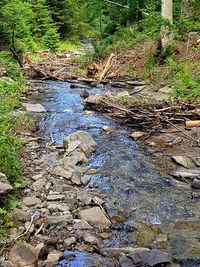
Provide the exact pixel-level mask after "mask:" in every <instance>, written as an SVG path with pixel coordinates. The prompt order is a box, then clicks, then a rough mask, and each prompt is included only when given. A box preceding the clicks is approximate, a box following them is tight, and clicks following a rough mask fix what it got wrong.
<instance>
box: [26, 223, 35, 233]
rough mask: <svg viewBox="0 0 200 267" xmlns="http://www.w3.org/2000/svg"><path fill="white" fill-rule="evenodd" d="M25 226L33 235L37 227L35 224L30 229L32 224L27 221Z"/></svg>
mask: <svg viewBox="0 0 200 267" xmlns="http://www.w3.org/2000/svg"><path fill="white" fill-rule="evenodd" d="M24 226H25V229H26V230H28V229H29V230H28V232H29V233H33V232H34V228H35V225H34V224H33V223H32V224H31V227H30V222H29V221H27V222H26V223H25V225H24Z"/></svg>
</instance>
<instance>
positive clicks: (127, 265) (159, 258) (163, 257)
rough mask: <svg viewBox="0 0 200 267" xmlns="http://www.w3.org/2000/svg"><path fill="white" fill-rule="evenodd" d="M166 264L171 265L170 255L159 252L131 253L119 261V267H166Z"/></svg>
mask: <svg viewBox="0 0 200 267" xmlns="http://www.w3.org/2000/svg"><path fill="white" fill-rule="evenodd" d="M168 263H171V257H170V255H169V254H168V253H166V252H163V251H160V250H149V251H141V252H138V253H131V254H129V255H127V256H124V257H122V258H121V259H120V267H137V266H140V267H145V266H149V267H156V266H158V265H161V264H165V265H166V264H168Z"/></svg>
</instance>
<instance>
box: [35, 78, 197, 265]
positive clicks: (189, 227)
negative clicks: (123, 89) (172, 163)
mask: <svg viewBox="0 0 200 267" xmlns="http://www.w3.org/2000/svg"><path fill="white" fill-rule="evenodd" d="M39 86H40V87H41V84H40V85H39ZM73 87H75V88H71V87H70V83H68V82H47V83H43V84H42V89H43V90H44V91H43V92H42V93H40V94H33V95H32V96H31V102H32V103H40V104H41V105H43V106H44V107H45V108H46V110H47V113H45V114H44V115H41V116H40V117H39V119H38V126H39V129H40V131H41V132H42V135H43V137H44V138H45V141H46V142H47V143H48V142H51V141H52V140H54V141H55V142H56V144H62V141H63V138H64V137H66V136H67V135H69V134H71V133H73V132H75V131H78V130H82V131H87V132H89V133H90V134H91V135H92V136H93V138H94V139H95V141H96V143H97V151H96V153H95V154H94V155H93V156H92V157H91V159H90V166H91V167H94V168H96V169H98V174H96V175H93V177H92V179H91V181H90V183H89V184H88V185H87V186H88V187H89V188H95V190H97V191H98V192H99V195H100V196H101V198H103V199H104V200H105V205H104V207H105V208H106V211H107V213H108V215H109V216H110V217H111V218H112V219H113V224H112V228H111V231H112V235H111V238H109V239H107V240H106V241H104V245H105V247H108V248H109V247H131V246H134V247H136V246H141V247H151V248H159V249H164V250H166V251H168V252H170V253H171V254H172V256H173V258H174V259H176V260H177V262H178V263H179V264H180V265H181V266H183V267H190V266H191V267H195V266H200V223H199V221H198V220H197V219H196V218H197V217H198V214H200V205H199V204H200V203H199V199H195V200H194V199H192V197H191V191H190V190H189V189H187V188H186V187H184V185H183V183H180V182H178V181H175V180H173V179H172V178H171V177H170V176H168V174H167V172H168V171H169V170H167V171H166V170H164V168H163V166H164V165H165V164H164V163H163V162H160V161H159V158H158V157H156V156H155V154H154V152H153V150H151V149H149V148H147V147H145V146H142V145H139V144H138V143H136V142H134V141H133V140H131V139H130V138H129V134H130V129H127V128H125V127H122V126H120V125H118V124H117V123H115V122H113V121H111V120H109V119H107V118H105V117H103V116H102V115H101V114H97V113H92V114H89V113H85V111H84V106H83V104H82V101H81V97H80V92H81V91H82V90H83V85H81V84H77V86H73ZM87 90H88V91H89V93H90V94H91V95H93V94H104V93H105V90H106V89H104V88H87ZM113 92H114V93H116V92H119V89H118V91H116V89H113ZM103 126H109V127H111V128H113V129H114V130H113V131H111V132H106V131H103V130H102V127H103ZM79 256H80V257H81V261H82V262H83V258H84V253H82V254H80V255H79ZM85 257H86V256H85ZM71 266H80V265H79V264H78V262H77V263H76V261H74V262H73V264H72V265H71ZM81 266H87V264H85V265H81Z"/></svg>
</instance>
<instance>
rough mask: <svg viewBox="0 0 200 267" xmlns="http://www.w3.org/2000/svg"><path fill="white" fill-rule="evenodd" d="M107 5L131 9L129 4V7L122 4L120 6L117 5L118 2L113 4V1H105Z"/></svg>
mask: <svg viewBox="0 0 200 267" xmlns="http://www.w3.org/2000/svg"><path fill="white" fill-rule="evenodd" d="M105 1H106V2H107V3H109V4H111V5H115V6H119V7H123V8H127V9H129V8H130V6H129V2H128V4H127V5H122V4H119V3H116V2H113V1H111V0H105Z"/></svg>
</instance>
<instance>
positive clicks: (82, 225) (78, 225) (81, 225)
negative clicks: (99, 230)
mask: <svg viewBox="0 0 200 267" xmlns="http://www.w3.org/2000/svg"><path fill="white" fill-rule="evenodd" d="M73 228H74V229H75V230H91V229H92V226H91V225H90V224H89V223H88V222H86V221H84V220H75V221H74V225H73Z"/></svg>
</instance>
